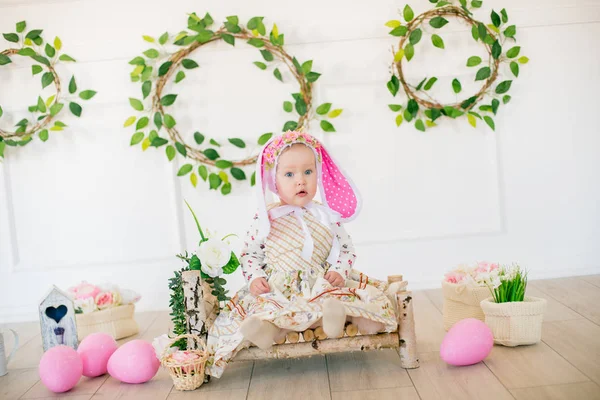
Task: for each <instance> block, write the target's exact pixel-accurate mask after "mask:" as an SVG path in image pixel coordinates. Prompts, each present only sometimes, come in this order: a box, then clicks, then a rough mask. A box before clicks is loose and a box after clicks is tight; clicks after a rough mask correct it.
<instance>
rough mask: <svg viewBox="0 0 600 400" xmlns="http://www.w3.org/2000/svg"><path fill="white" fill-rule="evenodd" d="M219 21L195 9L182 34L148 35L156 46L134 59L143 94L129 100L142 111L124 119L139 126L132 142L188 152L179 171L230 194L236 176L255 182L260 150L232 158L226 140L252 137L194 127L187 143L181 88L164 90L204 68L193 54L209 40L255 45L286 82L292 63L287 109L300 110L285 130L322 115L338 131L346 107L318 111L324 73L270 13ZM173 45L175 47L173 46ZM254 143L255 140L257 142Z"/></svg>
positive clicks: (235, 142) (328, 128) (263, 65)
mask: <svg viewBox="0 0 600 400" xmlns="http://www.w3.org/2000/svg"><path fill="white" fill-rule="evenodd" d="M213 24H214V20H213V18H212V17H211V16H210V14H208V13H207V14H206V15H205V16H204V17H203V18H200V17H198V16H197V15H196V14H195V13H192V14H190V15H189V18H188V25H187V29H185V30H183V31H181V32H180V33H178V34H177V35H170V34H169V33H164V34H162V35H161V36H160V37H158V38H154V37H151V36H144V40H145V41H146V42H149V43H151V44H152V45H153V46H154V47H152V48H149V49H147V50H146V51H144V52H143V55H142V56H138V57H135V58H134V59H133V60H131V61H130V62H129V63H130V64H131V65H132V66H133V68H134V69H133V71H132V72H131V79H132V81H134V82H137V83H139V84H140V85H141V95H142V97H141V98H130V99H129V103H130V105H131V107H133V109H134V110H136V111H138V112H139V115H134V116H131V117H129V118H127V120H126V121H125V123H124V126H125V127H133V129H134V130H135V133H134V134H133V136H132V137H131V141H130V143H131V145H132V146H134V145H141V147H142V150H146V149H148V148H149V147H157V148H159V147H163V148H164V151H165V155H166V157H167V159H168V160H169V161H172V160H173V159H174V158H175V157H177V156H180V157H183V158H184V160H185V162H184V164H183V165H182V166H181V167H180V168H179V171H178V173H177V175H178V176H189V179H190V182H191V184H192V185H193V186H194V187H196V186H197V184H198V182H199V179H202V180H203V181H205V182H206V183H207V184H208V186H209V189H210V190H220V191H221V193H222V194H223V195H227V194H229V193H230V192H231V189H232V184H231V181H232V178H233V179H234V180H237V181H248V180H249V181H250V184H251V185H254V184H255V176H254V173H252V175H251V176H250V179H248V178H247V175H246V172H245V170H244V168H245V167H248V166H252V165H254V163H255V162H256V159H257V155H256V154H254V155H252V156H250V157H248V158H245V159H242V160H230V159H229V158H228V157H226V156H224V155H222V153H223V152H224V151H226V149H225V146H235V147H238V148H245V147H246V145H247V143H246V141H245V140H244V139H241V138H229V139H227V143H219V142H218V141H216V140H215V139H214V138H210V137H207V135H205V134H204V133H201V132H199V131H198V132H194V134H193V137H194V142H195V143H193V144H190V143H186V142H185V141H184V140H183V137H182V136H181V134H180V132H179V131H178V129H177V121H176V119H175V118H174V117H173V114H174V112H173V111H172V110H173V107H174V106H175V105H176V102H177V94H175V93H163V90H164V87H165V85H166V83H167V82H170V81H171V80H172V81H173V82H174V83H175V84H180V83H181V82H182V81H184V80H185V78H186V72H187V71H190V70H194V69H195V68H198V66H199V65H198V64H197V63H196V62H195V61H194V60H192V59H190V58H188V57H189V55H190V54H191V53H192V52H194V51H196V50H198V49H199V48H202V47H204V46H206V45H208V44H209V43H212V42H215V41H220V40H222V41H224V42H226V43H228V44H230V45H232V46H235V44H236V41H238V40H241V41H243V42H245V43H247V44H248V45H250V46H252V47H255V48H256V49H257V50H258V51H259V52H260V56H261V60H260V61H256V62H254V65H255V66H256V67H258V68H260V69H261V70H271V71H272V75H273V77H274V78H275V79H277V80H278V81H281V82H284V76H283V75H282V71H281V70H280V68H281V67H283V68H287V69H289V71H290V72H291V75H292V76H293V77H294V79H295V80H296V81H297V82H298V84H299V87H300V88H299V91H298V92H295V93H292V94H291V97H290V99H289V100H285V101H284V102H283V109H284V110H285V111H286V112H288V113H291V114H293V113H295V114H297V117H295V118H290V120H289V121H287V122H285V123H284V125H283V126H282V127H281V131H283V132H285V131H287V130H290V129H291V130H294V129H302V128H304V129H307V128H308V125H309V121H310V120H311V119H317V120H319V124H320V127H321V129H322V130H323V131H325V132H335V127H334V125H333V124H332V123H331V122H330V121H329V120H328V119H333V118H335V117H337V116H339V115H340V114H341V113H342V109H332V104H331V103H324V104H321V105H319V106H318V107H317V108H316V110H314V111H313V105H312V95H313V84H314V83H315V82H316V81H317V80H318V79H319V77H320V76H321V74H320V73H318V72H316V71H314V70H313V61H312V60H307V61H304V62H300V61H299V60H298V59H296V57H293V56H291V55H289V54H288V53H287V52H286V51H285V49H284V47H283V46H284V42H285V36H284V34H282V33H280V32H279V30H278V28H277V25H275V24H274V25H273V27H272V29H271V31H270V32H269V34H268V35H267V30H266V26H265V24H264V17H253V18H251V19H250V20H249V21H248V22H247V24H246V26H245V27H244V26H243V25H242V24H241V23H240V20H239V18H238V17H237V16H229V17H227V18H226V21H225V22H224V23H223V25H222V26H221V27H219V28H218V29H217V30H215V31H213V30H211V29H210V27H211V26H212V25H213ZM172 48H174V49H175V51H170V50H171V49H172ZM272 135H273V133H272V132H268V133H263V134H260V135H259V136H258V138H257V139H256V140H255V141H256V144H258V145H264V144H265V143H266V142H267V141H268V140H269V139H270V138H271V136H272ZM253 145H254V144H253Z"/></svg>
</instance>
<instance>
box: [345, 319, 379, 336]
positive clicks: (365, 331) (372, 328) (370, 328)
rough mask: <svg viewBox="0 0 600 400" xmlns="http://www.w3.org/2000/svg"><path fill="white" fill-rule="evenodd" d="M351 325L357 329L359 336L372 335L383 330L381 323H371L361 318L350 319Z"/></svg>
mask: <svg viewBox="0 0 600 400" xmlns="http://www.w3.org/2000/svg"><path fill="white" fill-rule="evenodd" d="M352 323H353V324H354V325H356V326H357V327H358V331H359V332H360V334H361V335H374V334H376V333H377V332H380V331H382V330H383V328H384V326H383V324H382V323H381V322H376V321H372V320H370V319H367V318H363V317H352Z"/></svg>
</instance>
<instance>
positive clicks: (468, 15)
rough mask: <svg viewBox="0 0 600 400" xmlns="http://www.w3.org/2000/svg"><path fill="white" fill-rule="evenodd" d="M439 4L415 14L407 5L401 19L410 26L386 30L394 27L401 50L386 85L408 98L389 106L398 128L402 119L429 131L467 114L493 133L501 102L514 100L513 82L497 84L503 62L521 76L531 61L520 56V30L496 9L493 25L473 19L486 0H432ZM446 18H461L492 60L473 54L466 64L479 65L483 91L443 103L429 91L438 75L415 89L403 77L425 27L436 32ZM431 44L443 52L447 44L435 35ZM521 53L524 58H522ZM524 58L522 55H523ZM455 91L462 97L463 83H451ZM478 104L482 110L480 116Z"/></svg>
mask: <svg viewBox="0 0 600 400" xmlns="http://www.w3.org/2000/svg"><path fill="white" fill-rule="evenodd" d="M429 2H430V3H434V4H435V8H434V9H432V10H429V11H426V12H424V13H423V14H420V15H418V16H417V17H415V16H414V12H413V10H412V9H411V7H410V6H409V5H406V6H405V7H404V9H403V12H402V14H403V18H404V20H405V21H406V25H403V24H402V22H401V21H399V20H391V21H388V22H387V23H386V26H388V27H390V28H392V30H391V31H390V35H392V36H396V37H400V43H399V45H398V47H399V50H398V52H396V53H395V54H394V63H393V70H392V76H391V79H390V80H389V81H388V82H387V87H388V90H389V91H390V93H391V94H392V95H393V96H396V94H397V93H398V91H399V90H400V88H402V89H403V91H404V93H405V94H406V96H407V98H408V102H407V104H405V105H404V106H403V105H401V104H389V105H388V107H389V108H390V109H391V110H392V111H393V112H396V113H398V114H397V115H396V125H397V126H400V124H402V122H403V121H404V120H406V121H407V122H411V121H414V123H415V128H416V129H418V130H420V131H423V132H424V131H425V130H426V129H427V127H433V126H436V123H435V121H436V120H437V119H438V118H440V117H442V116H444V117H448V118H452V119H456V118H459V117H464V116H466V118H467V120H468V122H469V124H470V125H471V126H473V127H476V126H477V119H479V120H483V121H485V123H486V124H487V125H488V126H489V127H490V128H491V129H492V130H495V123H494V119H493V118H492V117H493V116H495V115H496V113H497V112H498V108H499V107H500V102H501V101H502V103H503V104H507V103H508V102H509V101H510V100H511V96H510V95H508V94H506V93H507V92H508V91H509V90H510V88H511V85H512V82H513V81H512V79H508V80H503V81H501V82H500V83H498V84H496V81H497V80H498V76H499V69H500V66H501V64H503V63H505V64H509V66H510V70H511V72H512V74H513V75H514V77H515V78H516V77H518V76H519V64H526V63H527V62H528V61H529V59H528V58H527V57H525V56H522V55H521V48H520V47H519V46H517V45H516V38H515V36H516V33H517V28H516V26H515V25H508V14H507V12H506V10H505V9H502V11H501V12H500V14H498V13H497V12H496V11H494V10H492V12H491V16H490V17H491V21H492V23H491V24H487V25H486V24H484V23H483V22H480V21H477V20H475V19H474V18H473V12H472V11H471V10H473V9H476V8H480V7H481V6H482V1H479V0H472V1H471V2H470V4H469V3H467V0H459V4H460V5H455V4H452V3H451V2H448V1H443V0H429ZM446 18H457V19H458V20H460V21H462V22H464V23H466V24H467V25H470V26H471V34H472V36H473V39H474V40H475V41H477V42H478V43H482V44H483V46H484V47H485V49H486V51H487V53H488V54H489V58H488V59H487V60H485V61H484V60H482V59H481V57H479V56H472V57H469V59H468V60H466V66H467V67H470V68H472V67H478V70H477V73H476V74H475V81H483V86H482V87H481V89H480V90H479V91H478V92H477V93H476V94H475V95H473V96H471V97H468V98H466V99H464V100H460V101H457V102H456V103H453V104H442V103H440V102H439V101H437V100H435V99H433V98H431V96H429V94H428V91H429V90H430V89H431V88H432V87H433V85H434V84H435V82H436V81H437V77H435V76H433V77H425V78H424V79H423V80H421V81H420V82H419V83H418V84H417V85H412V84H409V83H408V82H407V81H406V79H405V77H404V70H403V68H404V66H403V61H404V60H406V62H410V61H411V60H412V59H413V57H414V55H415V46H416V45H417V44H418V43H419V42H421V38H422V37H423V25H424V24H425V23H427V22H428V23H429V25H430V26H431V27H432V28H433V29H440V28H442V27H444V26H445V25H446V24H447V23H448V20H447V19H446ZM431 43H432V45H433V46H434V47H436V48H439V49H444V48H445V44H444V40H443V39H442V38H441V37H440V36H439V35H437V34H433V35H431ZM520 55H521V56H520ZM519 56H520V57H519ZM452 90H453V91H454V93H455V94H456V95H458V94H459V93H461V91H462V84H461V83H460V81H459V80H458V79H456V78H455V79H454V80H453V81H452ZM476 106H479V107H478V111H479V112H481V114H480V113H478V112H476V111H475V110H476Z"/></svg>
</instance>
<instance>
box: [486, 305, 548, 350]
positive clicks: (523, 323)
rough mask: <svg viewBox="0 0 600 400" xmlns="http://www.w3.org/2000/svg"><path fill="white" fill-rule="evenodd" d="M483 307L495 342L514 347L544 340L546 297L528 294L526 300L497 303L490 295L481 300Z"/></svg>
mask: <svg viewBox="0 0 600 400" xmlns="http://www.w3.org/2000/svg"><path fill="white" fill-rule="evenodd" d="M481 308H482V309H483V312H484V313H485V323H486V324H487V326H489V327H490V329H491V330H492V333H493V334H494V343H496V344H501V345H503V346H509V347H514V346H520V345H527V344H535V343H538V342H539V341H540V340H542V322H543V320H544V311H545V310H546V299H541V298H538V297H527V296H526V297H525V300H524V301H517V302H508V303H495V302H494V301H493V298H492V297H490V298H488V299H486V300H483V301H482V302H481Z"/></svg>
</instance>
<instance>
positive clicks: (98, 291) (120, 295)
mask: <svg viewBox="0 0 600 400" xmlns="http://www.w3.org/2000/svg"><path fill="white" fill-rule="evenodd" d="M68 294H69V295H70V296H71V298H72V299H73V303H74V305H75V313H76V314H88V313H91V312H94V311H100V310H106V309H108V308H112V307H118V306H121V305H125V304H134V303H136V302H138V301H139V300H140V295H139V294H138V293H136V292H134V291H132V290H127V289H120V288H119V287H118V286H115V285H112V284H104V285H93V284H91V283H88V282H85V281H83V282H81V283H80V284H79V285H77V286H74V287H71V288H69V289H68Z"/></svg>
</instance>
